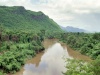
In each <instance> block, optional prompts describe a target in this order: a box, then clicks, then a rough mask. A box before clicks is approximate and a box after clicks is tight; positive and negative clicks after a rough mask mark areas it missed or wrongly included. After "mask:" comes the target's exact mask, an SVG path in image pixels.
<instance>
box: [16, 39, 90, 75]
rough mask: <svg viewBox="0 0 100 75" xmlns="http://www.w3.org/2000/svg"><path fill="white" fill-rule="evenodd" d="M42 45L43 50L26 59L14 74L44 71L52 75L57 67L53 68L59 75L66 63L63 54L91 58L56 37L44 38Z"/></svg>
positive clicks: (66, 56)
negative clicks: (60, 41)
mask: <svg viewBox="0 0 100 75" xmlns="http://www.w3.org/2000/svg"><path fill="white" fill-rule="evenodd" d="M43 45H44V47H45V50H44V52H40V53H39V54H37V55H36V56H35V57H34V58H32V59H29V60H27V62H26V64H25V65H24V66H23V67H22V69H21V71H19V72H17V73H16V74H14V75H26V74H27V75H28V74H29V75H33V74H36V75H40V74H41V75H42V74H43V75H44V74H46V73H47V74H46V75H49V74H51V75H54V72H53V70H54V69H55V68H56V69H57V70H55V72H56V74H57V75H61V71H64V70H65V67H64V66H65V64H66V63H65V60H64V59H63V56H64V57H65V58H70V57H71V58H75V59H76V58H77V59H81V60H85V61H90V60H91V59H90V58H89V57H87V56H85V55H82V54H80V53H79V52H77V51H74V50H72V49H71V48H69V47H68V46H66V44H64V43H59V42H58V40H56V39H51V40H49V39H46V40H44V42H43ZM61 67H62V68H61ZM47 68H48V69H47ZM46 69H47V70H46ZM40 72H41V73H40Z"/></svg>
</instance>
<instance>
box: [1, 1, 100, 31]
mask: <svg viewBox="0 0 100 75" xmlns="http://www.w3.org/2000/svg"><path fill="white" fill-rule="evenodd" d="M0 5H6V6H24V7H25V8H26V9H29V10H32V11H42V12H44V13H45V14H46V15H48V16H49V17H50V18H52V19H54V20H55V21H56V22H57V23H58V24H59V25H62V26H68V25H71V26H74V27H79V28H84V29H88V30H91V31H95V30H96V31H100V30H99V29H100V26H99V23H100V22H99V20H100V18H98V15H100V10H99V9H100V0H0ZM98 19H99V20H98ZM94 28H95V29H94Z"/></svg>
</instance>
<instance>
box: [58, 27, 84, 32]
mask: <svg viewBox="0 0 100 75" xmlns="http://www.w3.org/2000/svg"><path fill="white" fill-rule="evenodd" d="M60 27H61V29H62V30H64V31H67V32H86V30H84V29H80V28H76V27H72V26H67V27H62V26H60Z"/></svg>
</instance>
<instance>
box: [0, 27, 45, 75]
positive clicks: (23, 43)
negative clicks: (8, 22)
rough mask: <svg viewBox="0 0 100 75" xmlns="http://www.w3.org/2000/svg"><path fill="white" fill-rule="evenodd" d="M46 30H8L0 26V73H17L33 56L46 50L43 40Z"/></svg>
mask: <svg viewBox="0 0 100 75" xmlns="http://www.w3.org/2000/svg"><path fill="white" fill-rule="evenodd" d="M43 32H44V33H45V31H43V30H41V32H40V33H37V34H33V33H25V32H12V31H10V32H6V31H5V29H3V27H1V28H0V75H4V74H3V73H15V72H16V71H19V70H20V68H21V66H22V65H24V64H25V61H26V60H27V59H28V58H32V57H34V56H35V55H36V53H39V52H41V51H43V50H44V47H43V45H42V41H43V40H44V37H43V36H44V35H45V34H44V33H43Z"/></svg>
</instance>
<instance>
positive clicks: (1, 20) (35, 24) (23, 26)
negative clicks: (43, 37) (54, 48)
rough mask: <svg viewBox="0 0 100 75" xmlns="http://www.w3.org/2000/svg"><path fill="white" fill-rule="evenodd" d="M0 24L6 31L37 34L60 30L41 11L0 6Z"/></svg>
mask: <svg viewBox="0 0 100 75" xmlns="http://www.w3.org/2000/svg"><path fill="white" fill-rule="evenodd" d="M0 24H2V25H3V26H4V27H5V28H6V30H7V31H9V30H12V31H25V32H34V33H38V32H40V30H45V31H46V33H49V32H51V31H52V32H61V31H62V30H61V29H60V27H59V26H58V24H57V23H55V22H54V21H53V20H52V19H50V18H49V17H48V16H46V15H45V14H44V13H42V12H41V11H39V12H34V11H30V10H26V9H25V8H24V7H22V6H14V7H7V6H0Z"/></svg>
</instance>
